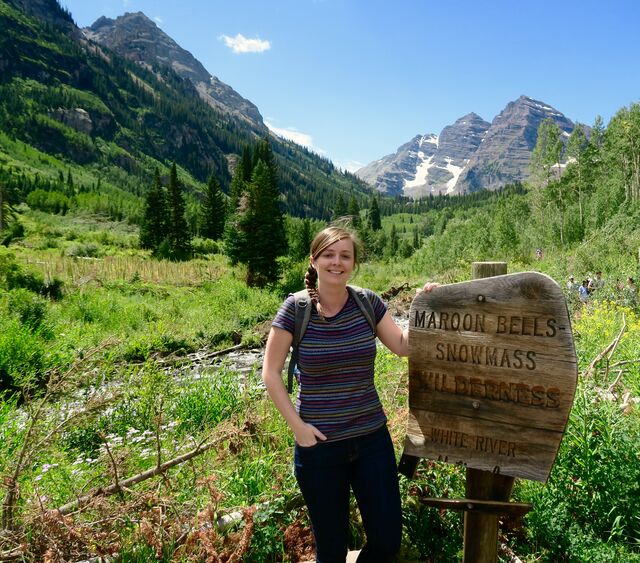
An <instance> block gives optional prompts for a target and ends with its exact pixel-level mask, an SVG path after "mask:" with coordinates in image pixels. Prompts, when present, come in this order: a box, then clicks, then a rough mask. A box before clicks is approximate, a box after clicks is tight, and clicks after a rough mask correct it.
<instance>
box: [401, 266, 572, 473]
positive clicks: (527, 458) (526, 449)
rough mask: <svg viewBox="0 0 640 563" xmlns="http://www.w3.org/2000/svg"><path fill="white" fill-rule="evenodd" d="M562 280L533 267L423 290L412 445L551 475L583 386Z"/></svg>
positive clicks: (414, 355) (416, 451)
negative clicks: (577, 393)
mask: <svg viewBox="0 0 640 563" xmlns="http://www.w3.org/2000/svg"><path fill="white" fill-rule="evenodd" d="M577 377H578V371H577V361H576V353H575V348H574V345H573V338H572V334H571V325H570V321H569V313H568V311H567V306H566V302H565V299H564V296H563V293H562V289H561V288H560V286H559V285H558V284H557V283H556V282H555V281H554V280H552V279H551V278H550V277H549V276H546V275H544V274H539V273H536V272H525V273H521V274H509V275H505V276H495V277H491V278H484V279H478V280H473V281H469V282H463V283H457V284H451V285H446V286H441V287H437V288H436V289H434V290H433V291H431V292H428V293H419V294H418V295H417V296H416V298H415V299H414V300H413V303H412V305H411V312H410V319H409V406H410V412H409V424H408V429H407V437H406V440H405V450H404V451H405V453H406V454H409V455H412V456H417V457H426V458H430V459H440V460H444V461H447V462H449V463H462V464H464V465H467V466H469V467H473V468H476V469H483V470H485V471H494V472H495V473H500V474H504V475H511V476H514V477H524V478H526V479H532V480H536V481H546V480H547V478H548V476H549V472H550V471H551V466H552V465H553V462H554V460H555V457H556V454H557V451H558V447H559V445H560V440H561V439H562V436H563V433H564V429H565V427H566V424H567V419H568V417H569V411H570V410H571V405H572V404H573V398H574V395H575V390H576V383H577Z"/></svg>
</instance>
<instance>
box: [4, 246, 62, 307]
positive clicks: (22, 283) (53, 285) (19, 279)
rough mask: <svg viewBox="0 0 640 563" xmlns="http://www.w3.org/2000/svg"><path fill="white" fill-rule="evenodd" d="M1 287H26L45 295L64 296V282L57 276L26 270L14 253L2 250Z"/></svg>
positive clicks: (55, 297)
mask: <svg viewBox="0 0 640 563" xmlns="http://www.w3.org/2000/svg"><path fill="white" fill-rule="evenodd" d="M0 287H4V288H6V289H9V290H11V289H17V288H24V289H28V290H29V291H33V292H34V293H39V294H40V295H43V296H45V297H51V298H52V299H59V298H61V297H62V287H63V283H62V281H61V280H59V279H57V278H46V279H45V277H44V276H43V275H42V274H40V273H36V272H27V271H25V270H24V269H23V268H22V267H21V266H20V265H19V264H18V263H17V262H16V261H15V259H14V256H13V254H10V253H2V252H0Z"/></svg>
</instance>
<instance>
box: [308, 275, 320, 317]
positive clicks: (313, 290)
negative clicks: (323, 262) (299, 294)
mask: <svg viewBox="0 0 640 563" xmlns="http://www.w3.org/2000/svg"><path fill="white" fill-rule="evenodd" d="M317 284H318V271H317V270H316V269H315V268H314V267H313V266H312V265H311V264H309V267H308V268H307V273H306V274H305V275H304V285H305V287H306V288H307V291H308V292H309V297H311V301H312V302H313V303H315V305H316V310H317V311H318V314H319V315H320V316H321V317H322V312H321V311H322V307H321V305H320V294H319V293H318V287H317Z"/></svg>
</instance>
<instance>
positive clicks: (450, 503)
mask: <svg viewBox="0 0 640 563" xmlns="http://www.w3.org/2000/svg"><path fill="white" fill-rule="evenodd" d="M420 502H421V503H422V504H426V505H427V506H433V507H435V508H440V509H443V510H457V511H464V512H483V513H489V514H497V515H500V516H507V517H509V518H520V517H522V516H524V515H525V514H527V513H528V512H529V511H530V510H531V509H532V508H533V505H532V504H527V503H523V502H503V501H495V500H473V499H468V498H430V497H427V498H421V499H420Z"/></svg>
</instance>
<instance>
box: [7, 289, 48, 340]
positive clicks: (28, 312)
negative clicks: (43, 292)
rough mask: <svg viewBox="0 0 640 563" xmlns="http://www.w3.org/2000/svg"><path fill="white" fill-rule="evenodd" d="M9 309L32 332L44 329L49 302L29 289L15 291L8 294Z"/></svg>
mask: <svg viewBox="0 0 640 563" xmlns="http://www.w3.org/2000/svg"><path fill="white" fill-rule="evenodd" d="M8 309H9V311H10V312H11V313H13V314H15V315H16V316H17V317H18V319H20V322H21V323H22V324H23V325H24V326H26V327H27V328H29V330H31V331H36V330H38V329H39V328H41V327H42V324H43V322H44V320H45V317H46V314H47V302H46V301H45V300H44V299H43V298H42V297H40V296H38V295H36V294H34V293H33V292H31V291H29V290H27V289H14V290H12V291H10V292H9V294H8Z"/></svg>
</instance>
